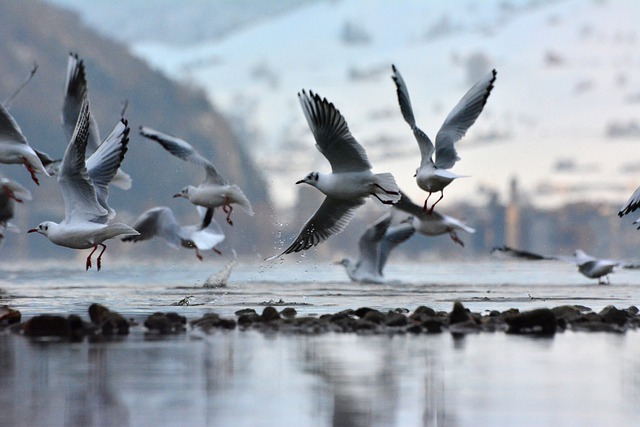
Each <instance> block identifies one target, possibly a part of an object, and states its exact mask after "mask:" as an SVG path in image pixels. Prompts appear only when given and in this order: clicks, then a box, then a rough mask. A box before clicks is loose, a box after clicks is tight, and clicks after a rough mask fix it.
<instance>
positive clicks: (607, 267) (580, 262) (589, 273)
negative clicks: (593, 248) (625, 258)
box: [562, 249, 621, 284]
mask: <svg viewBox="0 0 640 427" xmlns="http://www.w3.org/2000/svg"><path fill="white" fill-rule="evenodd" d="M562 259H565V260H567V261H571V262H573V263H574V264H576V265H577V266H578V271H579V272H580V273H582V274H584V275H585V276H586V277H588V278H590V279H598V284H604V283H605V281H604V279H606V283H607V284H608V283H609V273H611V272H613V268H614V267H617V266H618V265H620V264H621V263H620V261H616V260H612V259H599V258H594V257H592V256H591V255H588V254H587V253H586V252H585V251H583V250H582V249H576V251H575V253H574V254H573V259H570V258H567V257H563V258H562ZM603 277H604V279H603Z"/></svg>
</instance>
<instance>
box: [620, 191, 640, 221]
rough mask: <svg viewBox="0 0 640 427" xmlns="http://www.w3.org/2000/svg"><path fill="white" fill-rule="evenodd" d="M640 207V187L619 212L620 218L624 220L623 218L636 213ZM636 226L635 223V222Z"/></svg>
mask: <svg viewBox="0 0 640 427" xmlns="http://www.w3.org/2000/svg"><path fill="white" fill-rule="evenodd" d="M639 207H640V187H638V188H636V191H634V192H633V194H632V195H631V197H629V200H627V203H625V204H624V206H623V207H622V208H621V209H620V211H618V216H619V217H620V218H622V217H623V216H625V215H627V214H629V213H631V212H635V210H636V209H638V208H639ZM634 224H635V222H634Z"/></svg>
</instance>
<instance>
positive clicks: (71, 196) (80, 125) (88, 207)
mask: <svg viewBox="0 0 640 427" xmlns="http://www.w3.org/2000/svg"><path fill="white" fill-rule="evenodd" d="M89 118H90V114H89V103H88V101H87V100H86V98H85V100H84V101H83V102H82V105H81V107H80V113H79V115H78V122H77V124H76V128H75V130H74V132H73V136H72V138H71V141H69V145H67V149H66V150H65V152H64V156H63V158H62V163H61V165H60V173H59V175H58V183H59V184H60V190H61V191H62V197H63V198H64V209H65V219H64V222H67V223H69V222H74V221H93V222H105V221H106V218H107V217H108V211H107V210H106V209H105V208H103V207H102V206H100V204H99V203H98V199H97V196H96V191H95V188H94V187H93V183H92V182H91V178H90V176H89V173H88V171H87V167H86V163H85V152H86V149H87V140H88V138H89Z"/></svg>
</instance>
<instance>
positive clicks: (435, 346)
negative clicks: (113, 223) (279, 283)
mask: <svg viewBox="0 0 640 427" xmlns="http://www.w3.org/2000/svg"><path fill="white" fill-rule="evenodd" d="M639 335H640V332H635V331H634V332H629V333H627V334H624V335H615V334H579V333H570V332H566V333H563V334H559V335H556V336H555V337H553V338H545V339H538V338H529V337H519V336H510V335H506V334H504V333H496V334H476V335H467V336H465V337H463V338H453V337H452V336H451V335H450V334H447V333H444V334H439V335H410V334H407V335H397V336H379V335H377V336H361V335H353V334H348V335H347V334H324V335H320V336H297V335H282V334H278V335H265V334H263V333H259V332H249V331H245V332H240V331H231V332H216V333H213V334H212V335H203V334H202V335H201V334H199V333H190V334H187V335H180V336H175V337H164V338H158V337H155V336H149V335H145V334H144V332H143V331H142V330H141V329H140V330H134V332H133V334H132V336H130V337H128V338H126V339H124V340H121V341H115V342H105V343H88V342H84V343H78V344H69V343H56V342H31V341H29V340H27V339H26V338H24V337H17V336H13V335H9V334H0V425H2V426H5V425H7V426H8V425H12V426H34V425H53V426H57V425H60V426H62V425H65V426H104V425H109V426H110V425H118V426H134V425H135V426H137V425H163V426H183V425H197V426H201V425H202V426H230V425H233V426H273V425H300V426H470V425H491V426H507V425H524V426H538V425H563V426H564V425H569V426H571V425H580V426H589V425H633V424H634V422H635V421H636V420H637V417H638V416H640V408H639V407H638V405H637V402H638V398H639V397H640V341H639V340H638V337H639Z"/></svg>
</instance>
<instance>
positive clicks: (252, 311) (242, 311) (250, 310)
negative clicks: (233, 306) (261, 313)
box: [235, 308, 258, 316]
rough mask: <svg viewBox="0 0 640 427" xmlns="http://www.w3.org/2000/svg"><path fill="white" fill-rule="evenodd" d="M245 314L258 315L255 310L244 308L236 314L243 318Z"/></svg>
mask: <svg viewBox="0 0 640 427" xmlns="http://www.w3.org/2000/svg"><path fill="white" fill-rule="evenodd" d="M243 314H258V313H257V312H256V311H255V310H254V309H253V308H243V309H241V310H238V311H236V312H235V315H236V316H242V315H243Z"/></svg>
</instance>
